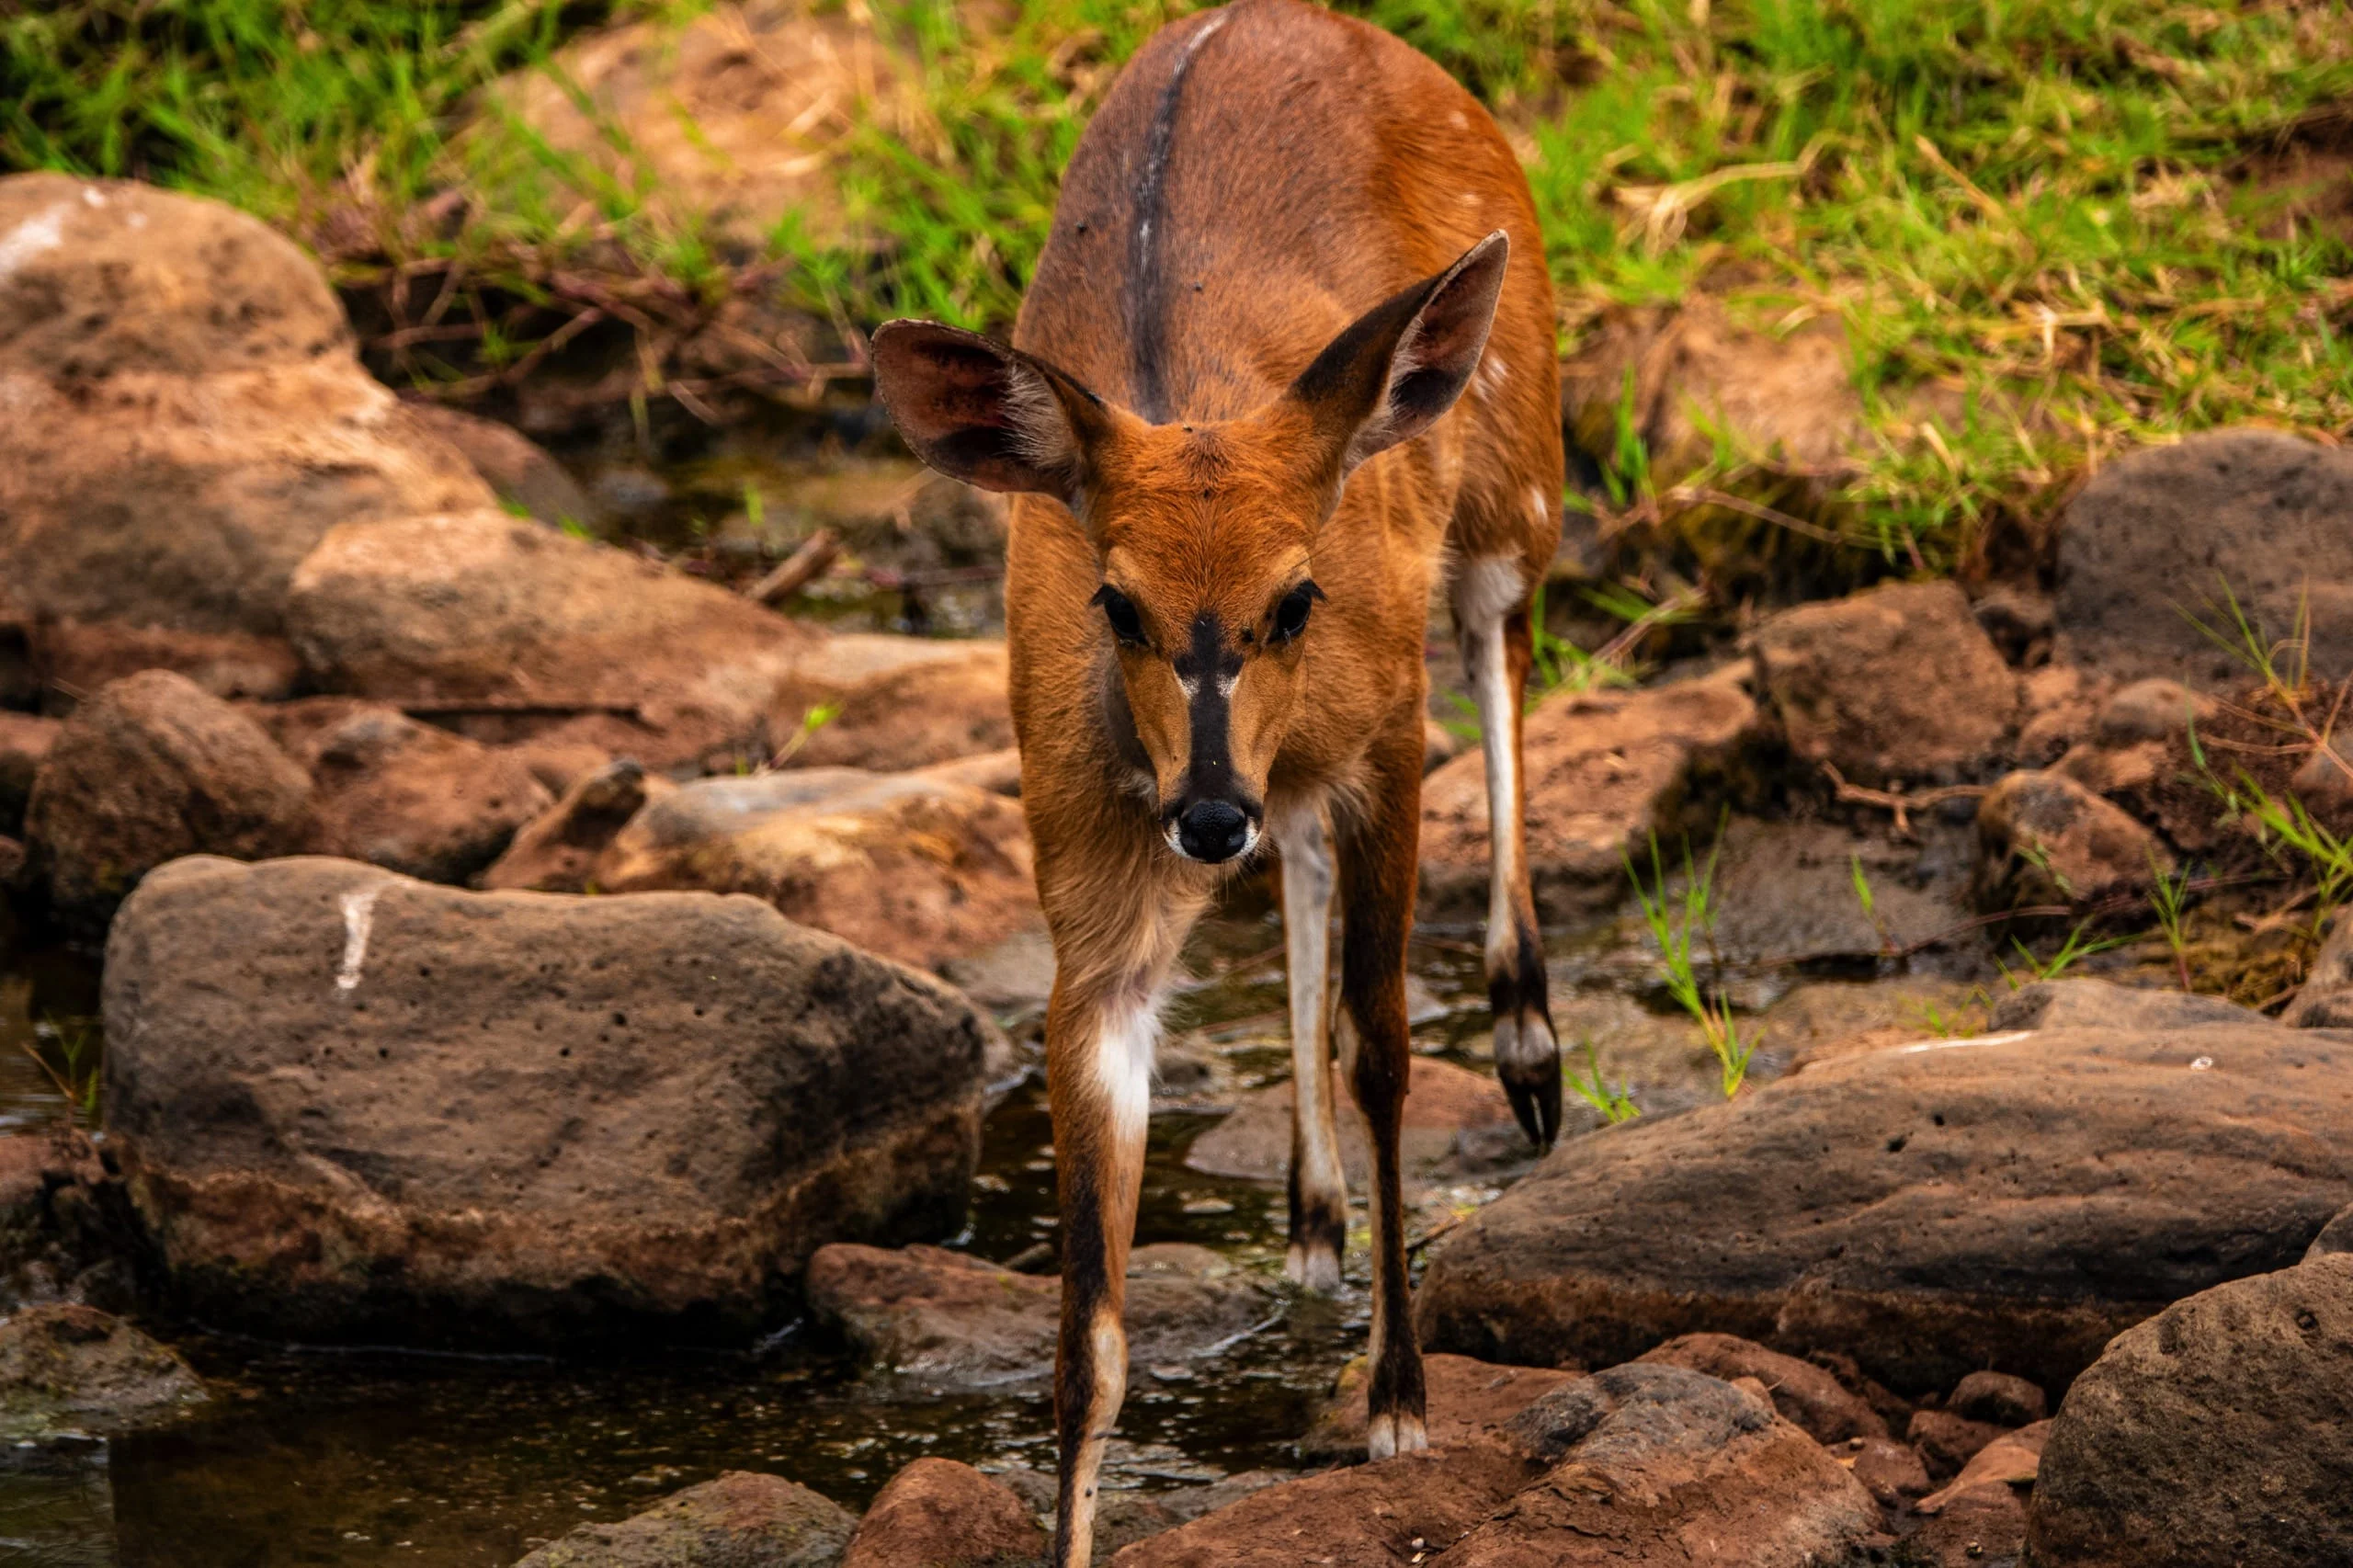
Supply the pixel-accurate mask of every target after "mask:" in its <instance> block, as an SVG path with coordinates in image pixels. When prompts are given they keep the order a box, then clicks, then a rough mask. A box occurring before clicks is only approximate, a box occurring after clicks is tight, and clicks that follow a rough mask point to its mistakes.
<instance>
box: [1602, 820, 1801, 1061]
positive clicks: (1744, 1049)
mask: <svg viewBox="0 0 2353 1568" xmlns="http://www.w3.org/2000/svg"><path fill="white" fill-rule="evenodd" d="M1722 848H1723V836H1722V824H1719V825H1718V830H1717V837H1716V843H1715V846H1714V847H1712V848H1711V849H1710V850H1709V851H1708V858H1707V860H1706V861H1705V862H1704V863H1695V862H1694V860H1693V859H1692V856H1691V846H1690V844H1689V842H1688V840H1687V841H1686V842H1685V844H1684V846H1683V891H1682V892H1681V894H1680V895H1679V896H1676V895H1670V894H1669V893H1668V892H1667V874H1666V868H1665V864H1664V863H1663V862H1662V860H1661V859H1660V857H1659V848H1658V835H1656V834H1653V835H1651V880H1650V884H1649V885H1648V886H1647V887H1646V886H1644V885H1643V878H1642V873H1641V872H1639V871H1637V870H1636V869H1634V863H1633V861H1632V860H1631V858H1623V859H1622V863H1623V864H1624V866H1625V868H1626V880H1627V881H1629V882H1631V883H1632V884H1633V890H1634V898H1635V902H1636V903H1640V904H1641V905H1642V911H1643V924H1644V925H1645V926H1649V927H1650V933H1651V939H1652V940H1653V941H1654V942H1655V943H1657V944H1658V950H1659V961H1660V965H1661V979H1662V981H1663V982H1664V983H1665V986H1666V993H1667V994H1668V995H1669V996H1670V997H1672V998H1673V999H1674V1001H1675V1005H1676V1006H1678V1007H1680V1008H1682V1009H1683V1010H1684V1011H1685V1012H1687V1013H1688V1014H1690V1015H1691V1018H1692V1021H1693V1022H1695V1023H1697V1024H1698V1025H1699V1033H1700V1036H1701V1038H1702V1039H1703V1040H1706V1041H1707V1046H1708V1051H1709V1052H1710V1054H1711V1055H1712V1056H1714V1057H1715V1059H1716V1065H1717V1067H1718V1069H1719V1074H1718V1078H1719V1086H1720V1087H1721V1088H1722V1090H1723V1094H1724V1098H1726V1099H1730V1098H1732V1097H1733V1096H1734V1095H1736V1094H1738V1093H1739V1092H1740V1085H1741V1081H1742V1080H1743V1079H1744V1078H1745V1077H1746V1076H1747V1075H1748V1063H1749V1060H1750V1058H1752V1057H1753V1056H1755V1055H1756V1048H1757V1046H1758V1045H1760V1044H1762V1043H1763V1042H1764V1038H1765V1037H1764V1034H1763V1032H1762V1031H1761V1030H1760V1031H1758V1032H1757V1033H1755V1034H1752V1035H1749V1036H1748V1037H1746V1038H1745V1039H1744V1038H1743V1037H1742V1035H1741V1032H1740V1027H1739V1025H1738V1024H1736V1023H1735V1022H1734V1021H1733V1016H1732V1005H1731V1003H1729V1002H1728V1001H1726V1000H1725V998H1724V996H1723V994H1722V992H1721V991H1718V992H1717V993H1715V994H1712V995H1711V994H1710V993H1709V991H1708V989H1707V988H1706V987H1705V986H1704V985H1703V984H1702V983H1700V980H1699V969H1698V967H1697V965H1696V964H1695V963H1694V961H1693V959H1692V949H1693V943H1694V941H1695V939H1704V940H1705V941H1707V942H1708V943H1709V944H1710V946H1711V947H1712V946H1713V944H1714V941H1715V929H1716V903H1715V879H1716V857H1717V855H1718V854H1719V853H1720V852H1721V851H1722ZM1595 1082H1596V1084H1598V1082H1599V1077H1598V1070H1597V1072H1596V1078H1595ZM1578 1092H1579V1093H1580V1094H1582V1093H1584V1091H1583V1089H1582V1088H1580V1089H1579V1090H1578Z"/></svg>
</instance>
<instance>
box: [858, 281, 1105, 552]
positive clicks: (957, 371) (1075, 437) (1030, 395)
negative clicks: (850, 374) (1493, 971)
mask: <svg viewBox="0 0 2353 1568" xmlns="http://www.w3.org/2000/svg"><path fill="white" fill-rule="evenodd" d="M873 355H874V385H875V391H876V392H878V393H879V394H880V395H881V400H882V405H883V406H884V407H885V408H887V409H888V410H889V411H890V414H891V418H892V423H894V424H895V425H897V426H898V427H899V434H900V435H902V436H904V437H906V442H907V445H908V446H910V447H912V448H914V449H915V456H917V457H919V458H921V459H922V460H924V461H925V462H926V463H928V464H930V465H931V466H932V467H933V468H936V469H938V471H939V472H942V473H945V474H948V475H949V476H951V477H953V478H956V479H961V480H962V481H964V482H965V483H967V484H973V485H977V486H979V487H980V488H981V489H983V490H1000V491H1011V490H1029V491H1035V492H1037V493H1039V494H1043V495H1051V496H1053V497H1054V498H1055V499H1056V500H1058V501H1060V502H1062V503H1063V505H1064V506H1068V507H1069V508H1070V509H1071V511H1072V512H1073V513H1074V514H1076V513H1079V512H1080V511H1081V509H1082V506H1083V501H1084V495H1085V492H1086V483H1087V478H1088V470H1089V467H1090V464H1089V462H1088V453H1089V450H1090V449H1091V448H1092V447H1093V445H1094V443H1095V442H1096V441H1097V439H1098V438H1099V437H1101V435H1102V433H1103V431H1104V429H1105V428H1106V426H1107V425H1108V420H1109V417H1110V415H1109V413H1108V409H1107V408H1106V407H1105V405H1104V403H1103V401H1102V400H1101V399H1100V398H1098V397H1097V396H1096V395H1095V394H1094V393H1093V392H1089V391H1087V390H1086V388H1085V387H1083V386H1081V385H1080V384H1079V383H1078V381H1076V380H1075V379H1074V378H1073V377H1072V376H1070V375H1069V374H1068V373H1066V372H1064V371H1063V370H1060V369H1056V368H1055V367H1053V366H1051V365H1050V364H1048V363H1046V361H1044V360H1043V359H1040V358H1036V357H1035V356H1033V355H1029V354H1024V353H1022V352H1020V351H1019V350H1018V349H1015V348H1008V347H1005V346H1004V345H1003V344H1000V343H994V342H992V341H990V340H989V339H988V338H985V337H983V336H982V335H980V334H979V333H976V332H962V331H959V330H958V329H957V328H955V327H951V326H941V325H940V324H938V323H937V322H916V321H894V322H886V323H884V324H882V325H881V327H879V328H877V329H876V331H875V334H874V340H873Z"/></svg>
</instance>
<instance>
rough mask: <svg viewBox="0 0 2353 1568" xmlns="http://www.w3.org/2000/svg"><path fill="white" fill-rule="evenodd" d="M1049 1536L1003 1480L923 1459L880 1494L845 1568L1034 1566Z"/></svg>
mask: <svg viewBox="0 0 2353 1568" xmlns="http://www.w3.org/2000/svg"><path fill="white" fill-rule="evenodd" d="M1045 1554H1046V1535H1045V1532H1044V1531H1043V1530H1041V1529H1040V1528H1038V1525H1037V1521H1035V1520H1034V1519H1032V1518H1031V1517H1029V1509H1027V1508H1025V1507H1023V1506H1022V1505H1021V1499H1020V1498H1018V1497H1016V1496H1015V1495H1014V1494H1013V1493H1012V1492H1011V1491H1010V1490H1008V1489H1007V1488H1006V1485H1005V1483H1003V1482H999V1481H993V1480H991V1479H990V1478H989V1477H987V1476H985V1475H983V1474H982V1473H981V1472H980V1471H977V1470H974V1469H973V1468H972V1466H971V1465H967V1464H958V1463H957V1462H956V1461H955V1460H937V1459H926V1460H915V1463H913V1464H911V1465H909V1466H907V1468H906V1469H904V1470H903V1471H899V1473H898V1474H896V1475H894V1476H892V1478H891V1479H890V1481H889V1482H888V1483H886V1484H885V1485H884V1486H883V1488H882V1490H881V1492H880V1493H878V1494H876V1495H875V1498H874V1502H873V1505H872V1506H870V1507H869V1508H868V1509H867V1510H866V1517H865V1518H864V1519H862V1520H860V1521H859V1522H858V1533H857V1534H856V1535H854V1536H852V1537H850V1541H849V1550H848V1551H847V1552H845V1553H843V1555H842V1568H1030V1565H1031V1564H1034V1563H1036V1562H1038V1561H1039V1560H1040V1559H1041V1558H1043V1557H1044V1556H1045Z"/></svg>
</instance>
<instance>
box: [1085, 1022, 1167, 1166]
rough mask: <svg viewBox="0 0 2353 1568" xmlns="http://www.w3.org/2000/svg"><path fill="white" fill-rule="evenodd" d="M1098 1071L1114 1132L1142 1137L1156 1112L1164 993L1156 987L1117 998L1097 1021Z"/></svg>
mask: <svg viewBox="0 0 2353 1568" xmlns="http://www.w3.org/2000/svg"><path fill="white" fill-rule="evenodd" d="M1096 1028H1097V1035H1096V1042H1097V1043H1096V1048H1095V1073H1096V1077H1097V1082H1098V1083H1099V1084H1100V1085H1101V1086H1102V1089H1103V1099H1104V1103H1105V1104H1106V1105H1108V1106H1109V1107H1110V1110H1111V1134H1112V1137H1113V1138H1114V1139H1115V1140H1117V1141H1119V1142H1121V1143H1127V1142H1136V1141H1140V1140H1141V1139H1142V1137H1143V1132H1144V1122H1145V1120H1146V1119H1148V1118H1149V1117H1150V1115H1151V1113H1152V1059H1153V1051H1154V1047H1155V1046H1156V1045H1157V1044H1158V1043H1159V1040H1160V997H1159V996H1158V995H1157V994H1154V993H1150V992H1145V993H1141V994H1137V995H1136V996H1135V997H1134V998H1133V999H1132V1000H1122V1001H1120V1002H1118V1003H1114V1004H1113V1005H1112V1006H1108V1007H1106V1008H1105V1009H1104V1010H1103V1014H1102V1017H1101V1019H1100V1020H1099V1022H1098V1023H1097V1026H1096Z"/></svg>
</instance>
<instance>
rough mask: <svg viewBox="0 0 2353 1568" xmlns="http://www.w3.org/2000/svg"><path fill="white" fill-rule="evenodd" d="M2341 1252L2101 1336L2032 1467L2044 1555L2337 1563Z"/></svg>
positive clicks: (2345, 1521)
mask: <svg viewBox="0 0 2353 1568" xmlns="http://www.w3.org/2000/svg"><path fill="white" fill-rule="evenodd" d="M2348 1410H2353V1255H2348V1254H2345V1253H2331V1254H2324V1255H2322V1256H2318V1257H2315V1258H2313V1259H2311V1260H2310V1261H2308V1262H2305V1263H2303V1264H2302V1265H2300V1266H2299V1267H2294V1268H2287V1269H2281V1270H2279V1271H2277V1272H2274V1273H2270V1274H2264V1275H2258V1276H2256V1277H2255V1278H2247V1279H2236V1280H2233V1281H2232V1282H2230V1283H2229V1284H2226V1285H2221V1286H2217V1287H2216V1288H2215V1289H2213V1290H2206V1291H2203V1292H2200V1294H2198V1295H2195V1296H2191V1297H2189V1298H2188V1300H2186V1301H2177V1302H2176V1303H2174V1304H2173V1305H2172V1306H2170V1307H2167V1308H2166V1309H2165V1311H2164V1312H2161V1313H2159V1314H2158V1315H2157V1316H2156V1317H2155V1318H2154V1319H2153V1320H2151V1321H2150V1322H2148V1323H2144V1324H2139V1325H2137V1326H2135V1327H2134V1328H2132V1329H2131V1330H2130V1331H2128V1332H2127V1333H2124V1334H2122V1335H2118V1336H2117V1338H2116V1341H2115V1343H2114V1344H2112V1345H2110V1346H2109V1347H2108V1350H2107V1353H2106V1354H2104V1355H2103V1356H2101V1357H2100V1358H2099V1360H2098V1362H2097V1364H2096V1365H2094V1366H2093V1367H2092V1369H2090V1370H2089V1371H2087V1372H2086V1373H2085V1374H2084V1375H2083V1376H2082V1377H2081V1378H2079V1379H2077V1380H2076V1381H2075V1386H2074V1387H2072V1388H2070V1389H2069V1390H2068V1391H2067V1395H2066V1398H2065V1399H2064V1400H2063V1401H2062V1402H2061V1403H2060V1406H2059V1415H2057V1417H2056V1418H2055V1419H2054V1420H2053V1421H2052V1426H2051V1434H2050V1438H2049V1441H2048V1442H2047V1443H2046V1444H2045V1445H2044V1448H2043V1451H2042V1459H2041V1463H2040V1471H2039V1473H2038V1475H2037V1477H2036V1480H2035V1494H2034V1506H2033V1522H2032V1539H2033V1542H2034V1551H2035V1561H2036V1562H2041V1563H2049V1564H2051V1565H2052V1568H2141V1565H2142V1564H2145V1563H2153V1562H2163V1563H2166V1564H2168V1565H2169V1568H2308V1565H2312V1564H2318V1563H2323V1562H2353V1422H2348V1421H2347V1419H2346V1413H2347V1411H2348Z"/></svg>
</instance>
